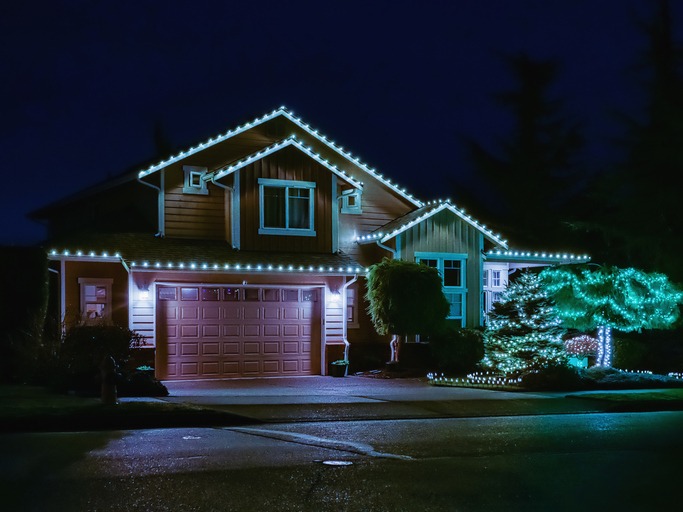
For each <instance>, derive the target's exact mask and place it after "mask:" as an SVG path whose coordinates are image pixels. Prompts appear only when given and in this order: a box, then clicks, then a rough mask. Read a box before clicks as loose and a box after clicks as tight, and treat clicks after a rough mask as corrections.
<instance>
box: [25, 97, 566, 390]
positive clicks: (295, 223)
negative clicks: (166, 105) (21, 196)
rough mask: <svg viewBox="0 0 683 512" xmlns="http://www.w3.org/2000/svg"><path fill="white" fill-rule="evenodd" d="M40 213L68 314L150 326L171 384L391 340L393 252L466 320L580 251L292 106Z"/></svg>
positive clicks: (320, 362)
mask: <svg viewBox="0 0 683 512" xmlns="http://www.w3.org/2000/svg"><path fill="white" fill-rule="evenodd" d="M31 216H32V218H34V219H37V220H41V221H44V222H46V223H47V226H48V238H47V242H46V247H45V248H46V249H47V250H48V255H49V259H50V267H51V270H52V271H53V273H54V274H55V275H56V276H58V283H59V284H58V290H57V293H58V299H59V305H60V306H59V307H60V314H61V316H62V318H63V319H64V320H65V322H69V321H73V320H74V319H79V320H83V321H86V322H96V321H102V320H105V321H112V322H115V323H118V324H120V325H125V326H128V327H129V328H130V329H132V330H135V331H137V332H139V333H141V334H143V335H144V336H145V337H146V339H147V342H148V347H147V349H148V352H147V354H149V357H148V360H149V361H150V363H151V362H152V361H153V364H154V366H155V368H156V372H157V377H159V378H161V379H199V378H230V377H252V376H282V375H308V374H323V375H325V374H326V373H327V365H328V363H329V362H330V361H332V360H335V359H338V358H341V357H344V356H346V355H348V349H349V346H350V345H354V346H357V347H359V348H362V347H363V346H366V347H370V346H371V345H374V346H376V345H375V344H377V343H384V344H387V343H388V339H384V338H382V337H380V336H378V335H377V334H376V333H375V331H374V328H373V326H372V324H371V322H370V320H369V317H368V315H367V314H366V312H365V308H366V306H365V304H364V299H363V296H364V293H365V292H364V284H365V282H364V275H365V272H366V269H367V268H368V266H370V265H371V264H373V263H375V262H378V261H380V260H381V259H382V258H384V257H391V258H401V259H404V260H408V261H416V262H421V263H424V264H427V265H430V266H433V267H436V268H438V269H439V272H440V274H441V276H442V278H443V284H444V292H445V294H446V297H447V298H448V300H449V302H450V305H451V308H450V312H449V318H450V319H451V320H452V321H454V322H457V323H459V325H461V326H463V327H475V326H480V325H482V324H483V322H484V320H485V314H486V311H487V310H488V309H489V308H490V305H491V302H492V301H493V300H495V294H496V293H499V292H500V291H502V290H503V289H504V286H505V284H506V283H507V279H508V275H509V273H510V271H511V270H514V269H516V268H520V267H524V266H529V265H548V264H556V263H562V262H569V261H577V260H576V259H575V258H574V257H570V256H567V255H538V254H536V255H531V254H524V253H515V252H511V251H509V250H508V246H507V242H506V241H505V240H504V239H503V238H501V236H500V235H498V234H495V233H493V232H491V231H490V230H488V229H487V228H486V227H484V226H483V225H481V224H480V223H478V222H477V221H476V220H475V219H473V218H471V217H469V216H468V215H466V214H465V213H464V212H463V211H461V210H460V209H459V208H457V207H456V206H455V205H454V204H452V203H450V202H434V203H425V202H423V201H421V200H420V199H418V198H416V197H414V196H412V195H411V194H409V193H408V192H406V191H405V190H404V189H402V188H401V187H400V186H398V185H397V184H396V183H393V182H392V181H391V180H390V179H389V178H388V177H386V176H383V175H382V174H380V173H379V172H377V171H376V170H374V169H372V168H370V167H369V166H368V165H366V164H365V163H363V162H362V161H361V160H359V159H358V158H357V157H356V156H353V155H352V154H351V153H349V152H348V151H346V150H344V149H342V148H341V147H339V146H338V145H336V144H335V143H334V142H332V141H331V140H330V139H329V138H327V137H326V136H324V135H322V134H321V133H320V132H318V131H317V130H315V129H313V128H312V127H310V126H309V125H308V124H306V123H305V122H303V121H302V120H301V119H300V118H298V117H296V116H295V115H294V114H292V113H291V112H290V111H288V110H287V109H285V108H278V109H276V110H274V111H272V112H270V113H268V114H266V115H264V116H262V117H260V118H258V119H255V120H254V121H252V122H249V123H246V124H244V125H241V126H238V127H236V128H234V129H232V130H230V131H228V132H226V133H223V134H219V135H217V136H215V137H213V138H211V139H209V140H207V141H205V142H203V143H201V144H198V145H196V146H193V147H191V148H189V149H187V150H185V151H182V152H181V153H179V154H177V155H174V156H171V157H169V158H167V159H166V160H163V161H161V162H158V163H156V164H154V165H151V166H149V167H146V168H143V169H139V170H136V171H134V172H131V173H128V174H123V175H121V176H120V177H119V178H117V179H113V180H109V181H108V182H106V183H104V184H102V185H101V186H97V187H93V188H91V189H88V190H85V191H83V192H80V193H78V194H76V195H73V196H71V197H68V198H66V199H64V200H62V201H59V202H56V203H54V204H51V205H49V206H47V207H45V208H42V209H40V210H38V211H36V212H33V213H32V215H31ZM387 347H388V345H387ZM387 350H388V348H387Z"/></svg>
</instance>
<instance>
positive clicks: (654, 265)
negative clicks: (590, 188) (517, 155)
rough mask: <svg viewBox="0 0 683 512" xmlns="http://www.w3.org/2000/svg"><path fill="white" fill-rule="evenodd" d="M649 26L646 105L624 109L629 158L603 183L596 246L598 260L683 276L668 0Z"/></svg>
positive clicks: (681, 181) (677, 55) (677, 81)
mask: <svg viewBox="0 0 683 512" xmlns="http://www.w3.org/2000/svg"><path fill="white" fill-rule="evenodd" d="M642 26H643V28H644V30H645V33H646V35H647V36H648V41H649V44H648V48H647V51H646V52H645V54H644V56H643V58H642V60H641V61H640V62H639V66H638V68H637V71H638V76H641V77H645V78H646V79H645V80H644V81H643V84H644V86H645V87H644V92H645V96H644V99H645V101H644V107H643V108H642V110H641V111H640V112H638V113H637V114H636V115H635V116H628V115H626V114H623V115H622V116H621V117H622V119H623V121H624V124H625V127H626V131H625V136H624V137H623V139H622V140H620V141H619V145H620V148H622V149H623V151H624V158H623V160H622V161H621V162H619V163H618V164H617V165H615V166H614V168H613V169H612V170H611V172H606V173H604V175H602V176H601V177H600V178H601V179H600V181H599V182H598V183H597V184H596V191H597V192H596V194H595V195H596V198H595V209H594V210H593V211H594V214H593V215H594V219H595V223H594V224H593V225H592V226H590V227H589V230H590V231H592V232H593V233H599V234H601V235H602V239H601V240H599V241H598V243H597V244H596V247H595V249H593V250H591V252H592V255H593V258H594V259H596V260H599V261H604V262H606V263H609V264H614V265H619V266H624V267H628V266H633V267H637V268H642V269H644V270H645V271H651V272H661V273H664V274H666V275H667V276H669V277H670V278H671V279H672V280H673V281H675V282H678V283H683V266H681V265H680V256H679V255H680V254H681V252H683V215H681V213H680V194H681V191H682V190H683V172H681V169H683V144H681V141H683V70H682V69H681V49H680V48H679V47H678V46H677V43H676V41H674V36H673V30H672V17H671V14H670V11H669V3H668V1H666V0H660V2H659V9H658V13H657V16H656V17H655V18H654V19H653V20H652V21H651V22H649V23H644V24H643V25H642Z"/></svg>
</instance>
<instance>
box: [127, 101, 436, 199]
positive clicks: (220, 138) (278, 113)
mask: <svg viewBox="0 0 683 512" xmlns="http://www.w3.org/2000/svg"><path fill="white" fill-rule="evenodd" d="M277 117H283V118H285V119H288V120H289V121H290V122H292V123H294V124H295V125H296V126H298V127H299V128H301V129H302V130H304V131H305V132H306V133H307V134H309V135H310V136H311V137H313V138H314V139H316V140H317V141H319V142H320V143H322V144H324V145H325V146H327V147H328V148H330V149H332V150H333V151H334V152H335V153H337V154H338V155H340V156H341V157H342V158H343V159H344V160H346V161H348V162H349V163H351V164H353V165H354V166H356V167H358V168H359V169H361V170H362V171H363V172H365V173H366V174H368V175H369V176H372V177H373V178H375V179H377V180H379V181H380V182H382V183H383V184H384V185H385V186H387V187H388V188H390V189H391V190H393V191H394V192H395V193H397V194H398V195H400V196H402V197H403V198H404V199H406V200H407V201H409V202H410V203H411V204H413V205H414V206H416V207H420V206H422V205H423V204H424V203H423V202H422V201H420V200H419V199H417V198H416V197H414V196H413V195H411V194H409V193H408V192H407V191H406V189H405V188H402V187H400V186H398V185H397V184H396V183H392V181H391V180H390V179H388V178H386V177H384V176H383V175H382V174H380V173H378V172H377V171H376V170H375V169H373V168H371V167H370V166H368V165H367V164H365V163H364V162H362V161H361V160H360V159H359V158H358V157H356V156H354V155H352V154H351V153H350V152H348V151H346V150H345V149H344V148H343V147H342V146H340V145H338V144H336V143H335V142H334V141H332V140H331V139H329V138H327V137H326V136H324V135H322V134H321V133H320V132H319V131H318V130H316V129H314V128H312V127H311V126H310V125H308V124H307V123H305V122H303V121H302V120H301V118H300V117H297V116H295V115H294V114H293V113H292V112H290V111H289V110H288V109H286V108H285V107H279V108H277V109H275V110H273V111H271V112H269V113H268V114H265V115H263V116H261V117H258V118H256V119H254V120H253V121H251V122H248V123H245V124H243V125H241V126H238V127H237V128H234V129H232V130H229V131H227V132H225V133H223V134H221V135H217V136H214V137H211V138H210V139H208V140H206V141H204V142H201V143H199V144H197V145H195V146H192V147H190V148H189V149H186V150H185V151H181V152H180V153H178V154H176V155H173V156H170V157H169V158H167V159H166V160H162V161H160V162H158V163H156V164H153V165H150V166H149V167H147V168H146V169H142V170H140V171H139V172H138V173H137V176H138V178H144V177H145V176H148V175H150V174H153V173H155V172H157V171H159V170H161V169H163V168H164V167H167V166H169V165H171V164H173V163H175V162H178V161H180V160H182V159H184V158H187V157H188V156H191V155H193V154H195V153H197V152H199V151H202V150H204V149H207V148H210V147H212V146H214V145H216V144H219V143H221V142H224V141H226V140H228V139H230V138H231V137H234V136H235V135H239V134H240V133H243V132H245V131H247V130H250V129H251V128H254V127H256V126H258V125H261V124H263V123H265V122H267V121H270V120H271V119H275V118H277Z"/></svg>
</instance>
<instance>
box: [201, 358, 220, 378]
mask: <svg viewBox="0 0 683 512" xmlns="http://www.w3.org/2000/svg"><path fill="white" fill-rule="evenodd" d="M202 375H205V376H211V377H217V376H218V375H220V363H219V362H218V361H208V362H203V363H202Z"/></svg>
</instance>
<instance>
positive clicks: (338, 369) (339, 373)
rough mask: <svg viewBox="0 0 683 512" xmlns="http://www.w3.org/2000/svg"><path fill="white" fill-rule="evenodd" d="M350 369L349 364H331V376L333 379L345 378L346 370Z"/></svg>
mask: <svg viewBox="0 0 683 512" xmlns="http://www.w3.org/2000/svg"><path fill="white" fill-rule="evenodd" d="M348 367H349V365H348V364H331V365H330V376H331V377H344V376H345V375H346V369H347V368H348Z"/></svg>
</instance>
